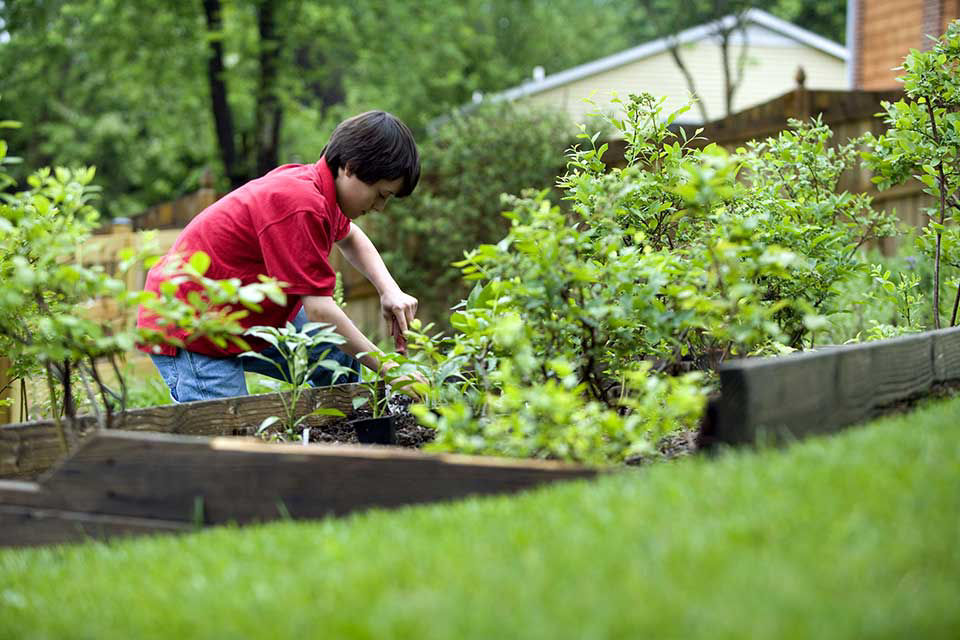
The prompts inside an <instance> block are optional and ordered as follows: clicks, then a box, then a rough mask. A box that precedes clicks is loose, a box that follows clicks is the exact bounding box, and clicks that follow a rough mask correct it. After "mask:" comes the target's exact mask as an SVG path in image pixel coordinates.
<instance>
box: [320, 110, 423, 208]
mask: <svg viewBox="0 0 960 640" xmlns="http://www.w3.org/2000/svg"><path fill="white" fill-rule="evenodd" d="M322 155H323V157H324V158H326V160H327V166H328V167H329V168H330V172H331V173H332V174H333V177H334V178H336V177H337V173H339V171H340V167H344V168H346V167H347V165H349V166H350V170H351V171H352V172H353V173H355V174H356V175H357V177H358V178H360V179H361V180H363V181H364V182H366V183H367V184H373V183H374V182H377V181H379V180H396V179H397V178H402V179H403V186H401V187H400V191H399V192H397V194H396V195H397V197H398V198H403V197H404V196H408V195H410V194H411V193H413V190H414V188H415V187H416V186H417V182H419V180H420V153H419V152H418V151H417V143H416V142H414V139H413V133H411V132H410V129H409V128H408V127H407V125H405V124H403V122H401V121H400V120H399V119H398V118H397V117H395V116H393V115H391V114H389V113H387V112H385V111H367V112H366V113H361V114H360V115H356V116H353V117H352V118H348V119H347V120H344V121H343V122H341V123H340V124H338V125H337V128H336V129H334V130H333V134H332V135H331V136H330V141H329V142H327V146H325V147H324V148H323V151H322Z"/></svg>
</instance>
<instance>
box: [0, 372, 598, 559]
mask: <svg viewBox="0 0 960 640" xmlns="http://www.w3.org/2000/svg"><path fill="white" fill-rule="evenodd" d="M362 393H365V391H364V390H363V388H362V387H361V386H360V385H337V386H335V387H327V388H321V389H311V390H309V391H307V392H305V393H304V394H303V396H302V397H301V399H300V405H299V410H300V411H302V412H308V411H311V410H313V409H315V408H319V407H327V408H337V409H340V410H341V411H343V412H344V413H349V411H351V410H352V399H353V398H354V397H355V396H356V395H358V394H362ZM281 413H282V404H281V401H280V395H279V394H266V395H261V396H246V397H239V398H229V399H225V400H214V401H207V402H191V403H184V404H179V405H168V406H163V407H151V408H149V409H138V410H133V411H129V412H127V413H125V414H122V415H120V416H118V417H117V420H116V423H115V425H116V426H117V427H120V428H121V430H98V429H97V428H96V425H95V422H94V420H93V419H92V418H83V419H82V420H81V429H80V431H81V434H80V435H73V436H71V453H70V455H69V456H64V453H63V450H62V446H61V444H60V439H59V436H58V435H57V431H56V428H55V427H54V425H53V424H52V423H50V422H36V423H23V424H14V425H5V426H2V427H0V478H6V479H4V480H0V545H8V546H9V545H14V546H21V545H41V544H55V543H61V542H70V541H79V540H84V539H87V538H109V537H113V536H118V535H131V534H143V533H151V532H182V531H191V530H194V529H196V528H198V527H199V526H205V525H216V524H223V523H227V522H236V523H247V522H260V521H267V520H273V519H277V518H287V517H290V518H322V517H326V516H338V515H343V514H346V513H350V512H352V511H356V510H362V509H368V508H371V507H396V506H400V505H406V504H416V503H424V502H434V501H440V500H452V499H456V498H461V497H464V496H468V495H475V494H493V493H504V492H513V491H518V490H521V489H525V488H528V487H533V486H536V485H540V484H543V483H547V482H553V481H557V480H566V479H573V478H586V477H592V476H594V475H596V474H597V471H596V470H594V469H587V468H583V467H578V466H574V465H568V464H562V463H556V462H546V461H538V460H506V459H502V458H477V457H469V456H455V455H436V454H426V453H422V452H419V451H414V450H405V449H401V448H398V447H390V448H386V447H362V446H355V445H318V444H311V445H310V446H306V447H305V446H303V445H301V444H267V443H264V442H261V441H259V440H258V439H255V438H244V437H236V436H237V435H238V434H240V435H245V434H249V433H250V432H251V430H252V428H255V427H256V425H258V424H259V423H260V422H261V421H262V420H263V418H265V417H268V416H271V415H281ZM331 420H335V418H330V417H323V416H318V417H316V418H315V419H314V420H313V421H312V422H311V424H323V423H325V422H329V421H331ZM210 436H220V437H210ZM223 436H230V437H223ZM34 478H36V481H29V480H31V479H34Z"/></svg>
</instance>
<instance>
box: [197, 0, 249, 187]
mask: <svg viewBox="0 0 960 640" xmlns="http://www.w3.org/2000/svg"><path fill="white" fill-rule="evenodd" d="M203 11H204V13H205V14H206V17H207V36H208V39H209V41H210V58H209V60H208V61H207V80H208V81H209V83H210V102H211V106H212V107H213V121H214V124H215V126H216V130H217V142H218V143H219V145H220V159H221V161H222V162H223V170H224V172H226V174H227V178H228V179H229V180H230V187H231V188H232V189H235V188H237V187H239V186H240V185H242V184H243V183H244V182H246V176H245V175H244V172H243V171H242V170H241V169H240V167H239V166H238V164H239V163H238V159H237V152H236V146H235V145H234V133H235V132H234V127H233V115H232V114H231V112H230V105H229V104H228V102H227V85H226V82H225V80H224V72H225V69H224V66H223V17H222V12H221V6H220V0H203Z"/></svg>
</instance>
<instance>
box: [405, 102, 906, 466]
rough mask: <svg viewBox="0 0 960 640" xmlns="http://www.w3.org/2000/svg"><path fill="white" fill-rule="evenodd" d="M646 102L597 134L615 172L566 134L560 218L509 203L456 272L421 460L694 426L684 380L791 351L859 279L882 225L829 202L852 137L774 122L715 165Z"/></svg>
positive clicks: (554, 452)
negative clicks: (612, 140) (440, 386)
mask: <svg viewBox="0 0 960 640" xmlns="http://www.w3.org/2000/svg"><path fill="white" fill-rule="evenodd" d="M662 104H663V100H656V99H654V98H653V97H652V96H649V95H646V94H645V95H641V96H630V99H629V100H628V101H626V102H624V103H623V107H624V110H625V113H626V116H625V117H624V118H623V119H617V118H613V119H612V120H611V121H610V122H611V124H612V125H613V126H614V127H615V128H616V129H617V130H619V131H620V132H621V134H622V136H623V138H624V140H625V142H626V145H627V146H626V152H625V157H626V160H627V166H626V167H624V168H612V169H611V168H608V167H607V166H606V165H605V163H604V162H603V159H602V156H603V154H604V153H605V151H606V145H601V146H600V147H596V146H595V145H596V140H597V137H596V136H588V135H587V134H586V133H583V134H581V135H582V138H583V139H584V140H586V141H587V147H586V148H585V149H579V148H577V149H573V150H572V151H571V152H570V154H569V172H568V174H567V175H566V176H565V177H564V178H563V180H562V181H561V183H560V184H561V187H562V188H563V197H564V199H565V200H566V201H567V202H568V203H569V210H564V209H561V208H560V207H557V206H555V205H552V204H551V203H550V201H549V200H548V199H547V198H546V193H545V192H540V193H528V194H527V195H525V196H523V197H519V198H513V199H511V200H510V203H511V204H512V209H511V210H510V211H508V212H507V213H506V214H505V215H506V216H507V218H508V219H509V220H510V221H511V227H510V231H509V233H508V234H507V236H506V237H505V238H504V239H503V240H501V241H500V242H499V243H497V244H486V245H481V246H480V247H478V248H476V249H474V250H472V251H470V252H468V253H467V255H466V257H465V259H464V260H462V261H461V262H460V263H458V265H459V266H461V267H462V269H463V273H464V274H465V277H466V278H467V279H468V280H472V281H476V286H475V288H474V290H473V292H472V293H471V294H470V296H469V297H468V298H467V299H466V301H465V302H464V304H463V306H462V308H460V309H459V310H458V311H457V312H456V313H455V314H454V315H453V316H452V318H451V324H452V325H453V327H454V328H455V329H456V330H457V333H456V334H455V335H454V336H453V337H452V338H450V339H449V340H447V343H446V351H447V353H448V354H449V357H450V358H451V359H454V358H456V359H459V360H458V365H457V367H456V368H457V369H459V370H461V371H462V372H467V374H466V380H467V382H463V381H461V380H457V381H456V384H457V385H458V387H460V398H459V399H458V400H456V401H454V402H452V403H450V404H448V405H446V406H441V407H439V408H438V409H437V413H432V412H428V411H425V410H423V409H421V410H419V416H420V417H421V419H422V420H424V421H425V422H426V423H427V424H429V425H431V426H435V427H437V428H438V429H439V433H438V438H437V445H436V446H437V447H439V448H444V449H457V450H464V449H465V450H468V451H476V452H480V451H484V452H492V453H501V454H503V453H509V454H510V455H534V456H550V457H562V458H568V459H574V460H584V461H590V462H598V461H601V460H622V459H624V458H628V457H631V456H633V455H636V454H637V453H640V452H643V451H644V450H648V449H649V447H650V445H651V443H652V441H654V440H656V439H657V438H658V437H659V436H661V435H663V434H664V433H665V432H666V431H668V430H671V429H675V428H678V427H682V426H690V425H692V424H693V423H694V421H695V420H696V419H697V417H698V415H699V411H700V409H701V407H702V401H703V400H702V399H703V396H702V394H703V391H704V384H705V381H706V380H709V378H707V379H706V380H705V378H704V377H703V376H702V375H701V374H698V373H695V372H696V371H702V372H710V371H712V370H713V369H714V368H715V367H716V366H717V365H718V364H719V363H720V362H721V361H723V360H724V359H725V358H727V357H729V356H741V357H742V356H746V355H751V354H757V353H779V352H782V351H785V350H790V349H799V348H804V347H808V346H811V345H812V344H813V342H814V336H815V332H816V331H818V330H820V329H822V328H824V327H826V326H827V320H828V318H829V317H830V316H832V315H834V314H836V313H837V312H838V311H840V309H838V308H837V307H836V304H835V303H836V302H837V293H838V289H837V287H838V285H840V284H841V283H843V282H845V281H847V280H849V279H851V278H853V277H854V276H856V275H857V274H861V273H865V272H866V271H867V265H866V263H865V262H864V261H863V260H862V258H861V257H860V254H859V252H858V249H859V248H860V247H861V246H862V245H863V244H864V243H865V242H866V241H867V240H868V239H869V238H872V237H876V236H878V235H884V234H886V233H890V232H891V230H892V219H891V217H890V216H888V215H886V214H880V213H876V212H874V211H872V209H871V208H870V202H869V199H868V198H866V197H864V196H852V195H850V194H847V193H840V194H837V193H835V187H836V182H837V180H838V178H839V175H840V174H841V173H842V172H843V171H844V169H846V168H847V167H849V166H850V165H851V164H852V163H853V162H854V161H855V160H856V158H857V156H856V153H855V151H854V143H850V144H847V145H840V146H838V147H836V148H833V147H830V146H829V145H828V142H829V138H830V130H829V128H827V127H826V126H824V125H823V124H822V123H821V122H819V121H813V122H811V123H807V124H804V123H799V122H793V123H792V124H791V126H792V129H791V130H790V131H786V132H783V133H782V134H781V135H780V136H778V137H777V138H771V139H768V140H766V141H763V142H760V143H754V144H751V145H749V146H748V147H747V148H743V149H739V150H738V151H737V153H736V154H735V155H733V156H729V155H728V154H727V153H726V152H724V151H723V150H722V149H719V148H717V147H716V146H715V145H708V146H706V147H704V148H703V149H700V148H698V146H697V144H695V143H697V142H699V140H695V139H694V140H688V139H687V138H686V137H685V136H686V134H685V133H683V132H682V130H681V132H680V133H679V134H677V133H674V132H673V131H672V130H671V129H670V128H669V125H670V124H671V123H672V122H673V121H674V119H675V118H676V117H677V116H678V115H679V113H672V114H666V113H663V112H662ZM413 342H414V344H417V343H418V342H419V340H414V341H413ZM432 359H433V360H434V361H436V360H437V358H435V357H434V358H432ZM461 362H462V364H460V363H461ZM691 371H693V372H694V373H687V372H691ZM438 414H439V415H438Z"/></svg>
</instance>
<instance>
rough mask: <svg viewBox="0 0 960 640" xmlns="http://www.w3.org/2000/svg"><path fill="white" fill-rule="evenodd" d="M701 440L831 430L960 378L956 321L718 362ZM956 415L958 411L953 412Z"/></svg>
mask: <svg viewBox="0 0 960 640" xmlns="http://www.w3.org/2000/svg"><path fill="white" fill-rule="evenodd" d="M719 373H720V397H719V399H718V400H716V401H714V402H712V403H711V406H710V407H709V410H708V416H707V419H706V421H705V425H704V429H703V434H702V435H703V440H704V442H705V443H707V444H713V443H726V444H745V443H753V442H758V441H764V442H777V441H789V440H796V439H799V438H803V437H806V436H809V435H814V434H818V433H828V432H831V431H837V430H838V429H841V428H843V427H846V426H848V425H852V424H856V423H859V422H863V421H865V420H869V419H870V418H872V417H875V416H877V415H879V414H881V413H883V412H884V411H886V410H889V409H890V408H891V407H894V406H895V405H897V404H898V403H900V402H903V401H906V400H910V399H912V398H917V397H921V396H925V395H928V394H929V393H930V391H931V390H932V389H933V387H934V386H935V385H944V384H955V383H957V382H960V327H954V328H952V329H941V330H939V331H927V332H925V333H919V334H915V335H907V336H902V337H900V338H894V339H891V340H881V341H878V342H865V343H860V344H851V345H844V346H837V347H830V348H825V349H820V350H817V351H812V352H805V353H796V354H792V355H788V356H782V357H778V358H749V359H744V360H736V361H732V362H730V363H727V364H724V365H723V366H722V367H721V369H720V372H719ZM958 419H960V416H958Z"/></svg>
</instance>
